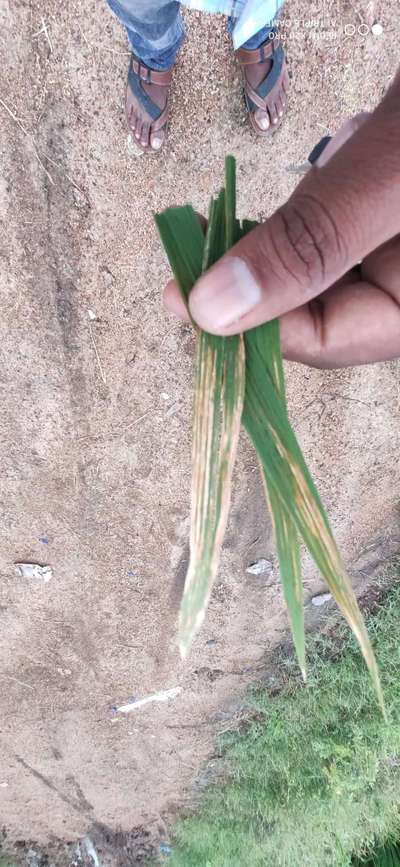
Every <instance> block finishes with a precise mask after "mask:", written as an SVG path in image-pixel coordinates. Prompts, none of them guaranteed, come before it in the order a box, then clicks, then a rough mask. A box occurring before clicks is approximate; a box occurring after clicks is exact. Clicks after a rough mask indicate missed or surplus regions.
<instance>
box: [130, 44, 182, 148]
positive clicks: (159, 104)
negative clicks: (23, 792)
mask: <svg viewBox="0 0 400 867" xmlns="http://www.w3.org/2000/svg"><path fill="white" fill-rule="evenodd" d="M171 76H172V68H171V69H165V70H162V71H160V72H159V71H158V70H155V69H150V68H149V67H148V66H146V65H145V64H144V63H142V62H141V61H140V60H138V59H137V58H136V57H135V56H134V55H133V54H132V57H131V61H130V65H129V73H128V84H127V91H126V116H127V120H128V124H129V128H130V129H131V131H132V135H133V136H134V137H135V139H136V141H137V143H138V145H139V146H140V147H141V148H142V149H143V150H146V151H159V150H160V148H161V147H162V145H163V144H164V140H165V127H166V125H167V122H168V88H169V85H170V83H171Z"/></svg>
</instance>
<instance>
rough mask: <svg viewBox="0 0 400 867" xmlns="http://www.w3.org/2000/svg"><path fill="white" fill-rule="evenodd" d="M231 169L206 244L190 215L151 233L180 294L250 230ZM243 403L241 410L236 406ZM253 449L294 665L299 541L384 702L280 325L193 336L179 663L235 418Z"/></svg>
mask: <svg viewBox="0 0 400 867" xmlns="http://www.w3.org/2000/svg"><path fill="white" fill-rule="evenodd" d="M235 197H236V181H235V161H234V159H233V158H232V157H228V158H227V161H226V189H225V190H222V191H221V193H220V194H219V196H218V198H217V199H216V200H213V201H212V202H211V206H210V213H209V225H208V231H207V235H206V238H205V239H204V237H203V234H202V232H201V229H200V224H199V223H198V220H197V218H196V215H195V213H194V211H193V209H192V208H190V207H189V206H186V207H185V208H173V209H168V210H167V211H166V212H164V214H161V215H158V216H157V217H156V220H157V225H158V228H159V231H160V235H161V238H162V241H163V243H164V246H165V248H166V251H167V255H168V258H169V260H170V263H171V267H172V270H173V272H174V274H175V277H176V279H177V281H178V284H179V286H180V289H181V292H182V296H183V298H184V299H185V300H186V302H187V299H188V296H189V293H190V290H191V288H192V286H193V284H194V283H195V281H196V280H197V279H198V277H199V276H200V273H201V272H202V271H204V270H206V269H207V268H208V267H210V266H211V265H212V264H213V263H214V262H215V261H217V259H218V258H220V256H222V255H223V253H224V252H225V251H226V250H227V249H229V248H230V247H231V246H232V244H233V243H235V242H236V240H238V239H239V238H240V237H241V236H242V235H243V234H245V233H246V232H247V231H249V230H250V229H251V228H253V227H254V225H255V224H254V223H253V222H251V221H248V220H246V221H243V223H242V225H240V223H239V221H238V220H237V218H236V204H235ZM243 401H244V403H243ZM242 408H243V414H242V422H243V424H244V427H245V428H246V430H247V432H248V434H249V436H250V438H251V440H252V442H253V445H254V447H255V449H256V451H257V454H258V458H259V461H260V464H261V468H262V475H263V480H264V484H265V489H266V494H267V499H268V500H269V504H270V508H271V512H272V517H273V523H274V528H275V535H276V543H277V549H278V558H279V564H280V572H281V577H282V583H283V589H284V595H285V599H286V603H287V606H288V611H289V619H290V623H291V628H292V632H293V638H294V642H295V647H296V651H297V655H298V659H299V663H300V667H301V669H302V671H303V674H304V672H305V639H304V614H303V605H302V584H301V567H300V548H299V536H300V537H301V538H302V540H303V541H304V543H305V545H306V546H307V548H308V550H309V551H310V553H311V555H312V557H313V558H314V560H315V562H316V564H317V566H318V568H319V569H320V571H321V573H322V575H323V576H324V578H325V580H326V583H327V585H328V587H329V589H330V591H331V593H332V594H333V596H334V597H335V599H336V601H337V603H338V605H339V607H340V608H341V610H342V612H343V614H344V616H345V617H346V619H347V621H348V623H349V624H350V626H351V628H352V629H353V632H354V634H355V636H356V638H357V639H358V641H359V644H360V647H361V650H362V653H363V655H364V658H365V660H366V663H367V665H368V667H369V670H370V673H371V676H372V680H373V683H374V686H375V690H376V692H377V695H378V699H379V702H380V704H381V707H382V710H383V712H384V707H383V697H382V691H381V686H380V681H379V673H378V669H377V666H376V662H375V658H374V654H373V651H372V647H371V644H370V641H369V638H368V634H367V631H366V628H365V625H364V621H363V618H362V615H361V612H360V609H359V607H358V604H357V600H356V597H355V594H354V591H353V589H352V586H351V582H350V580H349V578H348V576H347V574H346V572H345V569H344V566H343V563H342V561H341V558H340V554H339V552H338V549H337V546H336V543H335V540H334V537H333V535H332V531H331V529H330V526H329V522H328V518H327V516H326V514H325V511H324V508H323V506H322V503H321V500H320V498H319V495H318V492H317V490H316V488H315V485H314V483H313V481H312V478H311V475H310V473H309V471H308V469H307V466H306V463H305V461H304V458H303V455H302V452H301V449H300V447H299V445H298V442H297V439H296V437H295V434H294V432H293V429H292V427H291V425H290V421H289V418H288V414H287V407H286V395H285V383H284V373H283V364H282V355H281V350H280V339H279V323H278V322H277V321H274V322H269V323H265V324H264V325H261V326H258V327H257V328H255V329H252V330H251V331H248V332H247V333H246V335H245V337H244V338H243V336H242V335H239V336H235V337H228V338H221V337H215V336H213V335H210V334H206V333H205V332H201V331H198V345H197V361H196V384H195V406H194V430H193V479H192V521H191V540H190V549H191V554H190V563H189V569H188V574H187V576H186V582H185V590H184V595H183V600H182V605H181V612H180V624H179V632H180V647H181V652H182V654H183V655H186V653H187V651H188V649H189V647H190V644H191V641H192V639H193V637H194V635H195V633H196V632H197V630H198V629H199V627H200V624H201V622H202V620H203V618H204V613H205V609H206V606H207V603H208V599H209V596H210V593H211V588H212V584H213V582H214V579H215V576H216V571H217V567H218V559H219V554H220V549H221V544H222V538H223V534H224V531H225V526H226V521H227V515H228V509H229V501H230V488H231V477H232V470H233V464H234V460H235V455H236V449H237V442H238V436H239V425H240V415H241V412H242Z"/></svg>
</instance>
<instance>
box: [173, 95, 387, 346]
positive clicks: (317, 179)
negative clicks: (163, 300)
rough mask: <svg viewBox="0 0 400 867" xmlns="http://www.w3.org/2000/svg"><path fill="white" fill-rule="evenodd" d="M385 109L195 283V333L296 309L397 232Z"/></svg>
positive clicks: (239, 327)
mask: <svg viewBox="0 0 400 867" xmlns="http://www.w3.org/2000/svg"><path fill="white" fill-rule="evenodd" d="M384 108H385V106H384V104H383V103H382V104H381V106H380V107H379V109H377V111H376V112H375V113H374V114H373V115H371V116H370V118H369V119H368V120H367V121H366V122H365V123H363V124H362V125H361V127H360V128H359V129H358V130H357V131H356V132H355V133H354V135H353V136H352V137H351V138H350V139H349V140H348V141H346V142H345V144H344V145H343V147H341V148H340V150H339V151H338V152H337V153H336V154H334V155H333V156H332V159H331V160H330V161H329V162H328V163H327V164H326V165H325V166H323V167H322V168H314V169H312V170H311V171H310V172H308V174H307V176H306V177H305V178H304V180H303V181H302V183H301V184H300V185H299V186H298V187H297V189H296V190H295V192H294V193H293V195H292V196H291V198H290V199H289V201H288V202H287V203H286V204H285V205H284V206H283V207H282V208H280V209H279V210H278V211H276V213H275V214H274V215H273V216H272V217H271V218H270V219H269V220H267V221H266V222H265V223H264V224H262V225H261V226H258V227H257V228H256V229H254V230H253V231H252V232H250V233H249V234H248V235H247V236H246V237H245V238H243V239H242V240H241V241H239V243H238V244H236V245H235V246H234V247H233V248H232V250H230V251H229V253H227V254H226V255H225V256H224V257H223V258H222V259H220V260H219V262H217V264H216V265H215V266H213V268H211V269H210V271H208V272H207V273H206V274H205V275H204V276H203V277H201V278H200V280H199V281H198V283H197V284H196V285H195V287H194V288H193V290H192V292H191V294H190V298H189V305H190V312H191V315H192V317H193V319H194V320H195V321H196V322H197V323H198V325H200V326H201V328H203V329H205V330H207V331H210V332H211V333H215V334H225V335H227V334H234V333H236V332H238V331H245V330H247V329H248V328H253V327H254V326H255V325H258V324H260V323H261V322H265V321H266V320H269V319H272V318H275V317H276V316H280V315H281V314H283V313H286V312H287V311H289V310H291V309H293V308H296V307H299V306H301V305H303V304H305V303H307V302H309V301H310V300H311V299H312V298H314V297H315V296H316V295H319V294H320V293H321V292H323V291H324V290H325V289H327V288H328V287H329V286H330V285H332V284H333V283H335V282H336V280H338V279H339V278H340V277H341V276H343V274H345V273H346V271H348V270H349V269H350V268H352V267H354V266H355V265H356V264H357V263H358V262H360V260H361V259H363V258H364V257H365V256H366V255H367V254H368V253H370V252H371V251H372V250H373V249H375V248H376V247H378V246H380V245H381V244H383V243H384V242H385V241H387V240H388V239H389V238H391V237H393V235H394V234H396V232H398V231H399V229H400V220H399V216H398V214H399V211H400V208H399V199H400V195H399V186H398V177H399V172H400V155H399V148H398V145H397V144H396V138H395V137H394V129H393V115H392V113H391V112H390V106H389V111H386V112H385V110H384ZM397 123H399V121H398V115H397ZM398 135H400V129H399V130H398ZM388 148H389V150H388ZM385 153H386V157H385ZM396 181H397V183H396Z"/></svg>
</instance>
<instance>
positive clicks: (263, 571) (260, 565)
mask: <svg viewBox="0 0 400 867" xmlns="http://www.w3.org/2000/svg"><path fill="white" fill-rule="evenodd" d="M272 569H273V566H272V563H271V560H266V559H265V557H260V559H259V560H256V562H255V563H251V564H250V566H248V567H247V569H246V572H248V574H249V575H270V574H271V572H272Z"/></svg>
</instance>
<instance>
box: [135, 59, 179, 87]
mask: <svg viewBox="0 0 400 867" xmlns="http://www.w3.org/2000/svg"><path fill="white" fill-rule="evenodd" d="M131 69H132V71H133V72H134V73H135V75H137V76H139V78H140V79H141V80H142V81H145V82H146V83H147V84H158V85H159V86H160V87H168V86H169V85H170V84H171V79H172V67H171V68H170V69H163V70H158V69H150V67H149V66H146V64H145V63H143V61H142V60H139V59H138V58H137V57H135V56H134V55H133V54H132V57H131Z"/></svg>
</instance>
